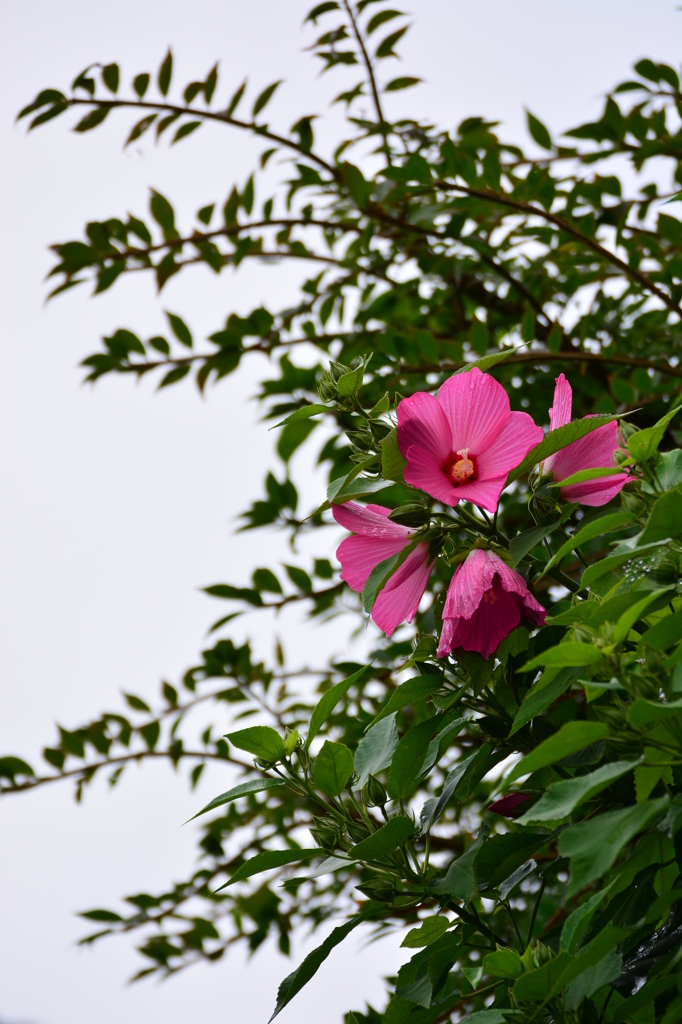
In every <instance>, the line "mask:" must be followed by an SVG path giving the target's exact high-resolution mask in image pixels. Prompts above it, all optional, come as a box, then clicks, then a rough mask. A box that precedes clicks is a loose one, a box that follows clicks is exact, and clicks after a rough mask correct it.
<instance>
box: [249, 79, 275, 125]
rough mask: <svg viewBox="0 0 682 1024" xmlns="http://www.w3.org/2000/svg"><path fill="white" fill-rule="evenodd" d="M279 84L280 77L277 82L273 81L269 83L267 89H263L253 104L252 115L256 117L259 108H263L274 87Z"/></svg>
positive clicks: (259, 110) (269, 98)
mask: <svg viewBox="0 0 682 1024" xmlns="http://www.w3.org/2000/svg"><path fill="white" fill-rule="evenodd" d="M281 84H282V79H281V78H280V79H279V80H278V81H277V82H273V83H272V85H269V86H268V87H267V89H263V92H262V93H261V94H260V96H259V97H258V99H257V100H256V102H255V103H254V105H253V110H252V111H251V116H252V117H256V115H257V114H260V112H261V110H263V108H264V107H265V106H266V104H267V103H269V102H270V100H271V99H272V96H273V94H274V92H275V89H276V88H277V87H278V86H279V85H281Z"/></svg>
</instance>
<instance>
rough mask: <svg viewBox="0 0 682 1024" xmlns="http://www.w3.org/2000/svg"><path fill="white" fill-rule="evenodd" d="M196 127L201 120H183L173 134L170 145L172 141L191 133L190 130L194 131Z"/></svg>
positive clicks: (177, 140) (198, 126)
mask: <svg viewBox="0 0 682 1024" xmlns="http://www.w3.org/2000/svg"><path fill="white" fill-rule="evenodd" d="M197 128H201V121H185V123H184V124H182V125H180V127H179V128H178V130H177V131H176V133H175V135H174V136H173V142H171V146H172V145H173V143H175V142H179V141H180V139H184V138H186V137H187V136H188V135H191V134H192V132H194V131H196V129H197Z"/></svg>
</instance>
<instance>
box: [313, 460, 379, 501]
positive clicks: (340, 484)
mask: <svg viewBox="0 0 682 1024" xmlns="http://www.w3.org/2000/svg"><path fill="white" fill-rule="evenodd" d="M377 458H378V456H376V455H368V456H367V458H366V459H363V460H362V462H358V463H357V465H356V466H354V468H353V469H351V470H350V472H349V473H346V475H345V476H342V477H339V478H338V479H337V480H332V482H331V483H330V485H329V487H328V488H327V500H328V501H333V502H335V503H336V504H337V505H341V504H343V503H344V502H346V501H351V500H352V499H353V498H356V497H359V496H360V495H361V494H371V493H372V492H374V491H378V490H381V489H382V488H383V487H386V486H388V485H387V483H386V481H385V480H368V479H362V480H358V479H357V477H358V476H359V475H360V473H363V472H364V471H365V470H366V469H369V468H370V467H372V466H374V464H375V463H376V461H377Z"/></svg>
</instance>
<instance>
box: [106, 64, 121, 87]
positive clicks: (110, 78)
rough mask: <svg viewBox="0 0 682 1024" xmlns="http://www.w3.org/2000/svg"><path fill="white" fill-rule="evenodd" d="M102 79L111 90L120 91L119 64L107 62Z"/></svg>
mask: <svg viewBox="0 0 682 1024" xmlns="http://www.w3.org/2000/svg"><path fill="white" fill-rule="evenodd" d="M102 79H103V81H104V84H105V85H106V87H107V89H108V90H109V91H110V92H113V93H116V92H118V82H119V71H118V64H107V65H106V66H105V67H103V68H102Z"/></svg>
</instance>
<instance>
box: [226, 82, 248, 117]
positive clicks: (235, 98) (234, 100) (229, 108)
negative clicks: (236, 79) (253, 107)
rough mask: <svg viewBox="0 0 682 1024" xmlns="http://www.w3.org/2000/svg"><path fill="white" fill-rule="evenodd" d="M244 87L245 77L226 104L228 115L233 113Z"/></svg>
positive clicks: (230, 115)
mask: <svg viewBox="0 0 682 1024" xmlns="http://www.w3.org/2000/svg"><path fill="white" fill-rule="evenodd" d="M245 89H246V79H244V81H243V82H242V84H241V85H240V86H239V88H238V89H237V91H236V93H235V94H234V96H233V97H232V99H231V100H230V102H229V103H228V105H227V110H226V114H227V116H228V117H232V115H233V114H234V112H235V110H236V109H237V107H238V106H239V101H240V100H241V98H242V96H243V95H244V90H245Z"/></svg>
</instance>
